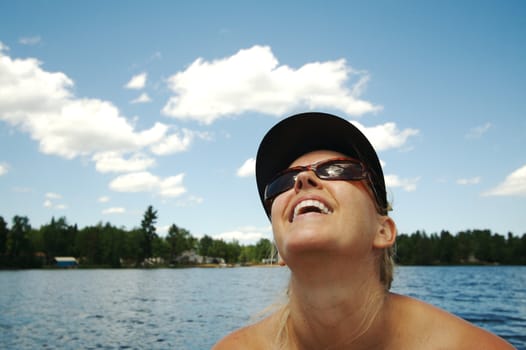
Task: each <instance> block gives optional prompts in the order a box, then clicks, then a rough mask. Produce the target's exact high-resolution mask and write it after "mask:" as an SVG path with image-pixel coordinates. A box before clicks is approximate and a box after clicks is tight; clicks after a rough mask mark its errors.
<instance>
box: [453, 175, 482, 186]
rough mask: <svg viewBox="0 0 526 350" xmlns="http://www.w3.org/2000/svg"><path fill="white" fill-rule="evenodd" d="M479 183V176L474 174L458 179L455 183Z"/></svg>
mask: <svg viewBox="0 0 526 350" xmlns="http://www.w3.org/2000/svg"><path fill="white" fill-rule="evenodd" d="M478 183H480V176H475V177H472V178H469V179H458V180H457V184H459V185H476V184H478Z"/></svg>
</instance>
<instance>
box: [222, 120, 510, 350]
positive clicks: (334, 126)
mask: <svg viewBox="0 0 526 350" xmlns="http://www.w3.org/2000/svg"><path fill="white" fill-rule="evenodd" d="M256 178H257V184H258V191H259V195H260V198H261V201H262V204H263V206H264V208H265V211H266V213H267V215H268V217H269V218H270V220H271V222H272V229H273V233H274V239H275V242H276V246H277V248H278V251H279V254H280V257H281V259H282V261H283V263H284V264H286V265H287V266H288V267H289V268H290V270H291V279H290V284H289V289H288V296H289V300H288V303H287V304H286V305H284V306H283V307H282V308H281V309H279V310H278V311H277V312H275V313H273V314H271V315H270V316H268V317H266V318H265V319H263V320H261V321H260V322H258V323H256V324H254V325H251V326H248V327H245V328H242V329H240V330H238V331H236V332H234V333H232V334H230V335H228V336H227V337H225V338H224V339H223V340H221V341H220V342H219V343H218V344H216V346H215V347H214V348H215V349H317V350H318V349H404V350H408V349H418V350H421V349H513V347H512V346H511V345H509V344H508V343H507V342H505V341H504V340H503V339H501V338H499V337H497V336H495V335H493V334H491V333H489V332H487V331H485V330H483V329H481V328H478V327H476V326H474V325H472V324H470V323H468V322H466V321H464V320H462V319H460V318H457V317H455V316H453V315H452V314H449V313H447V312H445V311H443V310H440V309H438V308H435V307H433V306H431V305H428V304H425V303H423V302H421V301H418V300H415V299H412V298H409V297H406V296H401V295H397V294H394V293H391V292H389V288H390V286H391V281H392V269H393V263H392V252H393V245H394V243H395V238H396V226H395V223H394V221H393V219H392V218H390V217H389V216H388V215H387V212H388V210H389V206H388V203H387V200H386V191H385V182H384V177H383V172H382V168H381V165H380V162H379V160H378V157H377V155H376V152H375V151H374V149H373V147H372V146H371V144H370V143H369V141H368V140H367V138H366V137H365V136H364V135H363V134H362V133H361V132H360V131H359V130H358V129H356V128H355V127H354V126H353V125H352V124H351V123H349V122H347V121H346V120H344V119H341V118H339V117H336V116H333V115H329V114H324V113H304V114H299V115H295V116H292V117H289V118H287V119H284V120H282V121H281V122H279V123H278V124H277V125H275V126H274V127H273V128H272V129H271V130H270V131H269V132H268V133H267V134H266V136H265V137H264V138H263V140H262V142H261V144H260V147H259V150H258V154H257V159H256Z"/></svg>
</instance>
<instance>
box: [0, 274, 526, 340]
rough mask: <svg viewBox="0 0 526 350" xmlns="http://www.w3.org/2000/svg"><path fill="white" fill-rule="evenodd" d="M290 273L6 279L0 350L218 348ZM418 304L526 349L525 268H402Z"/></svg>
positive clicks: (2, 281) (0, 282) (404, 286)
mask: <svg viewBox="0 0 526 350" xmlns="http://www.w3.org/2000/svg"><path fill="white" fill-rule="evenodd" d="M288 277H289V272H288V270H287V269H286V268H278V267H274V268H256V267H254V268H231V269H202V268H192V269H151V270H140V269H132V270H28V271H1V272H0V349H209V348H210V347H211V346H212V345H213V344H214V343H215V342H216V341H217V340H218V339H219V338H221V337H222V336H224V335H225V334H227V333H228V332H230V331H232V330H233V329H236V328H238V327H240V326H242V325H245V324H247V322H250V320H251V319H252V318H253V317H255V316H257V314H258V312H260V311H262V310H263V309H265V308H266V307H267V306H269V305H271V304H273V303H275V302H276V301H277V300H278V299H279V298H280V296H281V295H282V293H283V290H284V289H285V287H286V284H287V282H288ZM392 290H393V291H394V292H398V293H403V294H407V295H410V296H414V297H417V298H420V299H423V300H425V301H428V302H430V303H432V304H435V305H437V306H439V307H442V308H444V309H446V310H448V311H450V312H453V313H455V314H457V315H459V316H461V317H463V318H465V319H467V320H469V321H471V322H473V323H475V324H477V325H479V326H481V327H483V328H486V329H488V330H490V331H492V332H494V333H497V334H499V335H500V336H502V337H504V338H505V339H507V340H508V341H510V342H511V343H512V344H513V345H515V346H516V347H517V348H518V349H520V350H526V267H502V266H495V267H398V268H397V270H396V275H395V282H394V285H393V289H392Z"/></svg>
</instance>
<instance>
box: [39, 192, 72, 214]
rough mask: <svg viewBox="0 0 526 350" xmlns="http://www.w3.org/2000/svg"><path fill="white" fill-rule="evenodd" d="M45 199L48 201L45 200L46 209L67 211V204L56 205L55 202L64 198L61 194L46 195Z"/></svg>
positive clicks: (51, 193)
mask: <svg viewBox="0 0 526 350" xmlns="http://www.w3.org/2000/svg"><path fill="white" fill-rule="evenodd" d="M45 197H46V199H45V200H44V203H43V205H44V207H45V208H50V209H59V210H64V209H67V206H66V205H65V204H55V203H54V200H56V199H61V198H62V196H61V195H60V194H57V193H53V192H48V193H46V195H45Z"/></svg>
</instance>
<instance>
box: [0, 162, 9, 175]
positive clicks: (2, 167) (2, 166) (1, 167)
mask: <svg viewBox="0 0 526 350" xmlns="http://www.w3.org/2000/svg"><path fill="white" fill-rule="evenodd" d="M8 171H9V165H8V164H7V163H0V176H2V175H5V174H7V172H8Z"/></svg>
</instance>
